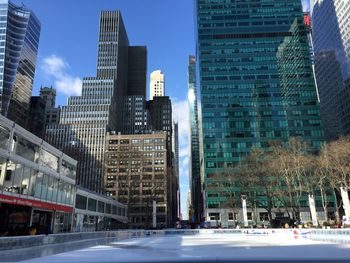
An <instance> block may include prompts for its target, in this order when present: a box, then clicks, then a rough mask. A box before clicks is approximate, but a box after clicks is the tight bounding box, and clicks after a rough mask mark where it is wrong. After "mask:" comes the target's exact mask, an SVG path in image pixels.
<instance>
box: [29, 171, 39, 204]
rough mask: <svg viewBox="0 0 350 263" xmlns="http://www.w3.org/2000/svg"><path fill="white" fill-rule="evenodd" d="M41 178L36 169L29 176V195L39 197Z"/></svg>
mask: <svg viewBox="0 0 350 263" xmlns="http://www.w3.org/2000/svg"><path fill="white" fill-rule="evenodd" d="M41 180H42V173H40V176H39V172H38V171H34V172H33V174H32V176H31V178H30V186H29V188H30V190H29V195H30V196H33V197H37V198H39V197H40V194H41Z"/></svg>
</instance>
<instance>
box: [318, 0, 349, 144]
mask: <svg viewBox="0 0 350 263" xmlns="http://www.w3.org/2000/svg"><path fill="white" fill-rule="evenodd" d="M312 29H313V42H314V48H315V71H316V80H317V87H318V90H319V94H320V102H321V112H322V119H323V120H324V125H325V133H326V139H327V140H328V141H332V140H335V139H337V138H339V137H340V136H345V135H348V134H350V101H349V97H350V90H349V87H347V86H346V84H345V82H346V81H349V80H350V0H322V1H320V0H318V1H316V2H315V5H314V9H313V14H312Z"/></svg>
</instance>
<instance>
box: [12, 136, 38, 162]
mask: <svg viewBox="0 0 350 263" xmlns="http://www.w3.org/2000/svg"><path fill="white" fill-rule="evenodd" d="M13 141H14V142H13V149H12V150H13V151H14V152H15V153H16V154H17V155H19V156H21V157H23V158H25V159H27V160H29V161H32V162H36V161H37V159H38V156H39V146H38V145H36V144H34V143H32V142H30V141H28V140H26V139H24V138H23V137H22V136H19V135H17V134H15V135H14V136H13Z"/></svg>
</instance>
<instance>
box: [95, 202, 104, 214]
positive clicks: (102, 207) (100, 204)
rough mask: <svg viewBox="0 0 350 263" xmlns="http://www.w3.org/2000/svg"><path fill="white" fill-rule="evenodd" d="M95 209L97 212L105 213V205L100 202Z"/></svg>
mask: <svg viewBox="0 0 350 263" xmlns="http://www.w3.org/2000/svg"><path fill="white" fill-rule="evenodd" d="M97 208H98V211H97V212H100V213H104V211H105V203H104V202H101V201H98V205H97Z"/></svg>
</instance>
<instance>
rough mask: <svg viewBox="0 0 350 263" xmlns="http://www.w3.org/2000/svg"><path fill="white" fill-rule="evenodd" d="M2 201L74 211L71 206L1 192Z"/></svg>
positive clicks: (0, 199) (0, 198) (53, 209)
mask: <svg viewBox="0 0 350 263" xmlns="http://www.w3.org/2000/svg"><path fill="white" fill-rule="evenodd" d="M0 203H7V204H11V205H23V206H30V207H35V208H42V209H47V210H52V211H56V210H57V211H62V212H68V213H72V212H73V207H71V206H65V205H57V204H51V203H46V202H41V201H37V200H30V199H24V198H20V197H15V196H9V195H2V194H0Z"/></svg>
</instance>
